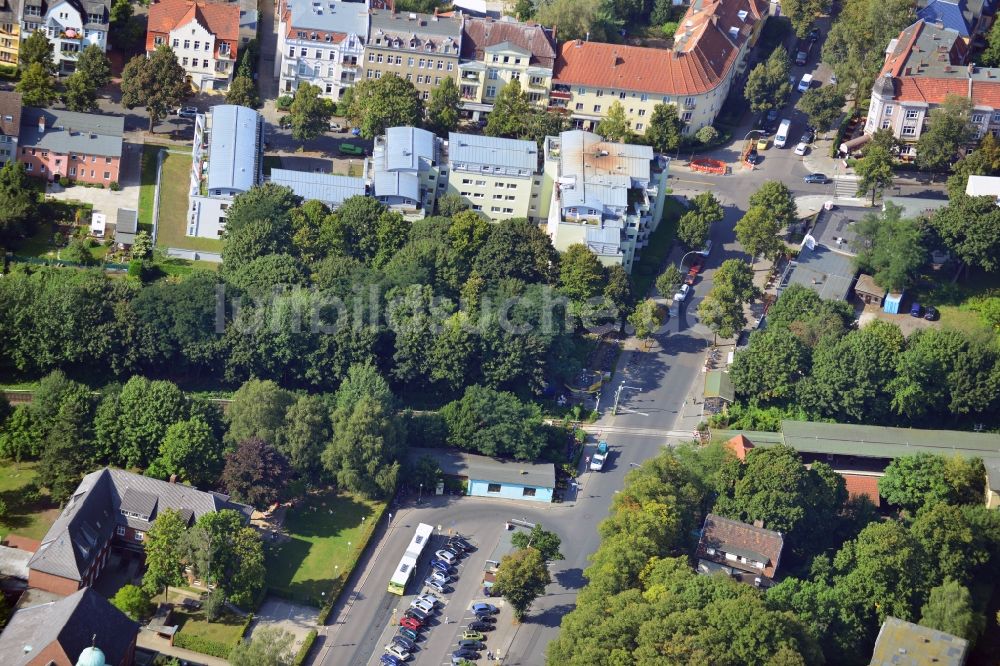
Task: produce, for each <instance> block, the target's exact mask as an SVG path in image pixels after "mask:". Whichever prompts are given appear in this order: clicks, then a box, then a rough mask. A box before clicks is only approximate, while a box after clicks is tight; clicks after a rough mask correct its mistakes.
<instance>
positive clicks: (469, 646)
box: [458, 638, 486, 650]
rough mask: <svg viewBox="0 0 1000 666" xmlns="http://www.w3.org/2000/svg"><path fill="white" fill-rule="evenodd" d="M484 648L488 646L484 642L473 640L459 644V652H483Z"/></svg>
mask: <svg viewBox="0 0 1000 666" xmlns="http://www.w3.org/2000/svg"><path fill="white" fill-rule="evenodd" d="M484 647H486V645H485V644H483V642H482V641H474V640H472V639H471V638H470V639H466V640H461V641H459V642H458V649H459V650H482V649H483V648H484Z"/></svg>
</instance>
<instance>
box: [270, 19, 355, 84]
mask: <svg viewBox="0 0 1000 666" xmlns="http://www.w3.org/2000/svg"><path fill="white" fill-rule="evenodd" d="M278 15H279V17H280V19H279V22H278V52H277V54H276V55H275V58H274V76H275V78H277V79H278V90H279V91H281V92H282V93H287V94H294V92H295V91H296V90H297V89H298V87H299V84H301V83H308V84H311V85H314V86H318V87H319V89H320V92H321V94H322V95H323V96H324V97H326V98H328V99H333V100H336V99H340V96H341V95H342V94H343V92H344V90H345V89H347V88H350V87H351V86H352V85H354V81H355V80H356V79H357V78H358V71H359V67H360V63H361V60H362V54H363V53H364V47H365V41H366V40H367V39H368V24H369V16H368V4H367V3H358V2H342V1H341V0H282V2H281V5H280V7H279V12H278Z"/></svg>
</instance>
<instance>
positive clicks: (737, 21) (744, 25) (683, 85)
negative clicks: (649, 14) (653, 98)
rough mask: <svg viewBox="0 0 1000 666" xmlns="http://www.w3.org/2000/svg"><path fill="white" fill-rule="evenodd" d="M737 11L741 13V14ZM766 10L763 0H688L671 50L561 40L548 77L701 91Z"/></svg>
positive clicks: (716, 81)
mask: <svg viewBox="0 0 1000 666" xmlns="http://www.w3.org/2000/svg"><path fill="white" fill-rule="evenodd" d="M743 11H745V12H746V15H745V17H744V18H741V17H740V16H739V13H740V12H743ZM766 13H767V3H766V2H765V1H764V0H694V2H692V4H691V6H690V7H688V11H687V13H686V14H685V15H684V18H683V19H681V22H680V26H679V27H678V29H677V33H676V36H675V38H674V39H675V45H674V49H673V50H669V49H652V48H645V47H641V46H627V45H620V44H601V43H598V42H583V41H581V40H575V41H569V42H564V43H563V44H562V46H561V48H560V49H559V56H558V57H557V58H556V65H555V76H554V79H555V82H556V83H562V84H566V85H584V86H590V87H595V88H611V89H615V90H632V91H636V92H646V93H655V94H660V95H698V94H703V93H706V92H708V91H710V90H712V89H713V88H715V87H717V86H718V85H720V84H721V83H722V82H723V81H724V80H725V79H726V76H727V74H728V73H729V70H730V69H731V68H732V67H733V66H734V65H735V63H736V56H737V55H738V54H739V50H740V47H741V46H742V45H743V44H744V43H745V42H746V41H747V40H748V39H749V38H750V36H751V34H752V33H753V30H754V26H756V25H757V24H758V23H759V21H760V20H761V19H762V18H763V17H764V16H765V15H766ZM733 28H735V29H736V32H735V33H733V32H731V31H730V30H731V29H733Z"/></svg>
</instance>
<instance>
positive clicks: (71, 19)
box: [21, 0, 111, 74]
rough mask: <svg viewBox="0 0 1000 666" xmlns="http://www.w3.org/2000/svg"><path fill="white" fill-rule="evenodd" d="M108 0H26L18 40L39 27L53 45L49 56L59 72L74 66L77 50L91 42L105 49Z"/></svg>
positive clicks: (68, 70) (62, 72)
mask: <svg viewBox="0 0 1000 666" xmlns="http://www.w3.org/2000/svg"><path fill="white" fill-rule="evenodd" d="M110 24H111V0H51V1H50V0H25V3H24V7H23V9H22V10H21V40H22V41H23V40H25V39H27V38H28V37H30V36H31V34H32V33H33V32H35V31H36V30H40V31H41V32H43V33H45V36H46V37H48V39H49V43H50V44H51V45H52V59H53V61H54V62H55V65H56V68H57V69H58V70H59V72H60V73H61V74H69V73H71V72H73V71H74V70H75V69H76V61H77V59H78V58H79V57H80V53H82V52H83V50H84V49H85V48H87V47H88V46H90V45H91V44H96V45H97V46H99V47H100V49H101V50H102V51H107V50H108V28H109V26H110Z"/></svg>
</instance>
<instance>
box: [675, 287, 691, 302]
mask: <svg viewBox="0 0 1000 666" xmlns="http://www.w3.org/2000/svg"><path fill="white" fill-rule="evenodd" d="M690 293H691V285H688V284H682V285H681V286H680V289H678V290H677V293H676V294H674V300H675V301H677V302H678V303H683V302H684V301H686V300H687V297H688V294H690Z"/></svg>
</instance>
